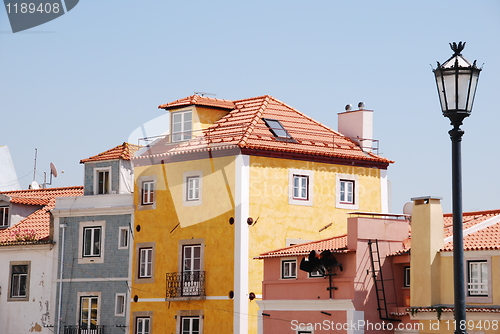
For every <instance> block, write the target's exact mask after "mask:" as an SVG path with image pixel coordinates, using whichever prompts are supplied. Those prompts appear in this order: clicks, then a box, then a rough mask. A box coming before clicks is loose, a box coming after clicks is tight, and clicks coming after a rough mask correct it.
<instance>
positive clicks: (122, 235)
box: [118, 226, 129, 249]
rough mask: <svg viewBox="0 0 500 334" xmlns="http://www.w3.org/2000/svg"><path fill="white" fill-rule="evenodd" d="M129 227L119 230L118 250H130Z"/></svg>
mask: <svg viewBox="0 0 500 334" xmlns="http://www.w3.org/2000/svg"><path fill="white" fill-rule="evenodd" d="M128 236H129V233H128V226H122V227H120V228H119V229H118V249H127V248H128Z"/></svg>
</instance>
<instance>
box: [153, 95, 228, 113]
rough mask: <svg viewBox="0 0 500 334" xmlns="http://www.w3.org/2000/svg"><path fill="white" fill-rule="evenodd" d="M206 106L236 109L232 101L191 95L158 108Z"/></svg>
mask: <svg viewBox="0 0 500 334" xmlns="http://www.w3.org/2000/svg"><path fill="white" fill-rule="evenodd" d="M191 105H197V106H204V107H215V108H223V109H234V103H233V101H230V100H223V99H216V98H213V97H206V96H200V95H191V96H188V97H185V98H183V99H179V100H176V101H173V102H170V103H166V104H161V105H159V106H158V108H159V109H166V110H168V109H172V108H178V107H183V106H191Z"/></svg>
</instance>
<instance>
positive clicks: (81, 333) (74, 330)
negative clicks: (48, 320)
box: [64, 325, 105, 334]
mask: <svg viewBox="0 0 500 334" xmlns="http://www.w3.org/2000/svg"><path fill="white" fill-rule="evenodd" d="M64 334H105V332H104V326H103V325H97V326H91V327H90V328H88V327H87V326H85V327H82V326H64Z"/></svg>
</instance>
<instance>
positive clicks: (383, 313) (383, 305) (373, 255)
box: [368, 239, 401, 321]
mask: <svg viewBox="0 0 500 334" xmlns="http://www.w3.org/2000/svg"><path fill="white" fill-rule="evenodd" d="M368 247H369V248H370V261H371V265H372V277H373V283H374V286H375V293H376V296H377V310H378V314H379V317H380V319H381V320H388V321H401V319H394V318H391V317H390V316H389V311H388V309H387V305H390V304H396V302H395V301H394V302H390V303H388V302H387V298H386V295H385V286H384V282H386V281H394V278H390V279H386V280H384V277H383V275H382V265H381V263H380V253H379V248H378V240H377V239H375V240H374V241H372V240H368Z"/></svg>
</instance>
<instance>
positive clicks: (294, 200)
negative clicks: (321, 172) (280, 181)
mask: <svg viewBox="0 0 500 334" xmlns="http://www.w3.org/2000/svg"><path fill="white" fill-rule="evenodd" d="M296 179H300V180H302V181H301V184H300V186H301V188H303V187H302V186H303V185H304V183H303V182H304V180H306V181H305V182H306V184H305V185H306V193H307V194H306V196H305V197H304V196H298V197H297V196H295V189H296V187H295V180H296ZM313 190H314V171H312V170H305V169H289V170H288V204H292V205H305V206H312V205H313V194H314V191H313Z"/></svg>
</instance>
